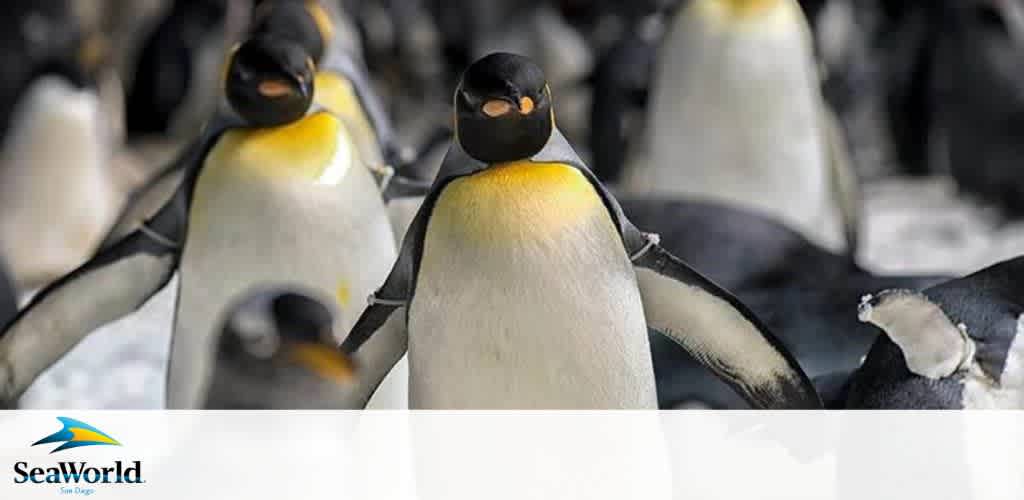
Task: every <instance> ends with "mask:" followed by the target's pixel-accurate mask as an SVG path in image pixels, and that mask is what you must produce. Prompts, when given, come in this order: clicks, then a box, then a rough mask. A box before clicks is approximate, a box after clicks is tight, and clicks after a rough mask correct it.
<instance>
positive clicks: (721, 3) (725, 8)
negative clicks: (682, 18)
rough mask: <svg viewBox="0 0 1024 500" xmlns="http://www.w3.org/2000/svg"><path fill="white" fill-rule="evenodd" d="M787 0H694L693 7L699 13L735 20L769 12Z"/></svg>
mask: <svg viewBox="0 0 1024 500" xmlns="http://www.w3.org/2000/svg"><path fill="white" fill-rule="evenodd" d="M786 1H787V0H696V1H695V2H694V3H693V7H692V8H694V9H696V11H697V12H698V13H700V14H704V15H713V16H715V17H719V18H726V19H732V20H735V21H741V20H748V19H751V18H754V17H755V16H758V15H762V14H766V13H769V12H771V11H773V10H774V9H776V8H777V7H779V6H781V5H783V4H785V3H786Z"/></svg>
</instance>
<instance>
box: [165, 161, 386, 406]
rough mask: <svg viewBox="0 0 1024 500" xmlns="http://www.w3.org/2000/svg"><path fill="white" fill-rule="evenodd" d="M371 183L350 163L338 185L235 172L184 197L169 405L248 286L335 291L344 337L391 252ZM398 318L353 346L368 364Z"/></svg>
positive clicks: (203, 361) (193, 390)
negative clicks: (204, 191) (363, 344)
mask: <svg viewBox="0 0 1024 500" xmlns="http://www.w3.org/2000/svg"><path fill="white" fill-rule="evenodd" d="M204 175H205V174H204ZM202 182H203V179H202V178H201V179H200V183H202ZM378 193H379V192H378V190H377V188H376V186H375V185H374V183H373V180H372V178H371V176H370V174H369V172H368V171H366V170H365V169H364V168H362V167H359V166H353V167H352V168H350V169H349V170H348V172H347V174H346V175H345V177H344V178H343V179H342V180H341V182H340V183H339V184H338V185H322V184H315V183H313V182H310V181H309V180H306V179H291V178H281V177H278V178H274V179H273V180H272V182H271V181H270V180H269V179H266V178H262V177H259V176H248V177H247V176H239V177H238V178H233V179H231V180H230V182H227V183H223V184H222V185H221V186H220V187H219V189H217V190H216V196H212V197H208V199H203V200H199V199H196V200H195V201H194V202H193V205H192V212H191V214H190V225H189V231H188V240H187V243H186V246H185V250H184V254H183V257H182V262H181V287H180V293H179V299H178V310H177V317H176V321H175V328H174V338H173V342H172V350H171V361H170V369H169V373H168V406H169V407H170V408H190V407H194V406H195V405H196V404H197V403H198V399H197V398H198V397H199V396H200V394H202V393H203V392H204V389H205V382H206V378H207V376H208V374H209V373H210V363H211V360H212V341H213V339H214V338H215V337H214V334H215V333H216V328H217V325H219V324H220V320H221V318H220V314H221V313H222V312H223V310H224V309H225V307H226V306H227V304H228V303H229V302H231V301H232V300H235V299H237V298H238V297H239V295H240V294H243V293H244V292H246V291H247V290H249V289H250V288H252V287H254V286H257V285H261V284H268V283H277V284H294V285H300V286H304V287H307V288H311V289H313V290H315V291H318V292H319V293H321V294H323V295H324V296H325V297H327V298H335V299H336V301H337V305H338V306H339V307H340V310H341V314H340V315H339V318H338V320H337V323H336V325H335V328H336V329H335V332H336V334H338V335H339V337H338V341H339V342H340V341H341V340H343V336H344V335H347V332H348V331H349V329H350V328H351V327H352V325H353V324H354V323H355V321H356V320H357V319H358V317H359V315H360V314H361V313H362V311H363V309H364V308H365V306H366V297H367V296H368V295H369V294H370V293H372V292H373V290H374V289H375V288H376V287H377V286H379V285H380V283H382V282H383V280H384V279H385V278H386V277H387V274H388V271H389V270H390V268H391V265H392V263H393V262H394V259H395V256H396V253H395V244H394V240H393V237H392V235H391V228H390V225H389V222H388V219H387V212H386V211H385V209H384V206H383V203H382V201H381V200H380V195H379V194H378ZM398 324H399V322H397V321H395V322H392V323H389V326H388V327H386V328H385V329H384V331H382V332H381V334H380V335H379V336H380V337H381V338H380V339H377V338H375V339H374V341H373V342H371V343H370V344H367V349H366V350H365V351H364V352H361V353H360V355H361V357H362V358H363V361H364V362H365V363H366V364H367V365H369V366H376V365H378V364H379V363H376V361H377V357H380V356H386V354H385V353H386V352H387V351H390V348H393V346H394V342H396V341H397V339H398V335H399V331H398V329H397V328H395V327H396V326H398ZM388 368H390V367H388Z"/></svg>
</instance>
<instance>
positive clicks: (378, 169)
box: [101, 0, 425, 248]
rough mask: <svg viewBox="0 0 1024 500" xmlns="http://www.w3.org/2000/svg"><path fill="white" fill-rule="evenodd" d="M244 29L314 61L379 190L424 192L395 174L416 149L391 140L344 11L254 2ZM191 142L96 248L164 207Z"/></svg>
mask: <svg viewBox="0 0 1024 500" xmlns="http://www.w3.org/2000/svg"><path fill="white" fill-rule="evenodd" d="M248 31H249V34H250V36H261V35H272V36H275V37H279V38H287V39H289V40H291V41H292V42H294V43H297V44H299V45H301V46H302V47H304V48H305V49H306V50H307V52H309V54H310V56H311V57H312V59H313V62H314V64H315V66H316V76H315V79H316V82H315V84H316V85H315V88H316V94H315V95H314V101H315V102H316V104H317V105H318V106H322V107H324V108H326V109H328V110H329V111H331V112H332V113H334V114H335V115H336V116H337V117H338V118H339V119H341V120H342V121H344V123H345V125H346V127H347V128H349V129H350V131H351V132H352V133H351V139H352V140H353V141H354V142H355V145H356V147H357V148H358V150H359V155H360V156H361V158H362V160H363V163H364V164H366V165H367V166H368V167H369V168H371V169H372V170H373V171H374V175H376V176H378V177H380V178H381V180H382V181H384V182H383V184H384V187H385V188H388V187H393V188H394V189H395V190H394V191H386V192H385V198H386V199H389V198H391V197H395V196H405V195H407V194H406V191H405V190H403V188H405V187H407V186H409V187H408V195H412V194H416V193H420V192H423V191H425V188H423V187H422V186H420V184H421V183H417V182H413V181H407V180H406V179H407V178H406V176H404V175H402V174H401V173H400V172H396V171H397V170H400V169H402V168H403V167H404V166H406V165H408V164H410V163H411V162H412V161H413V159H412V158H410V156H414V154H410V153H409V152H408V150H407V148H405V147H404V146H403V145H402V144H401V142H400V141H399V139H398V138H397V135H396V134H395V132H394V130H393V128H392V126H391V122H390V120H389V118H388V116H387V113H386V111H385V108H384V104H383V103H382V102H381V100H380V98H379V97H378V96H377V94H376V93H375V92H374V91H373V88H372V86H371V83H370V77H369V75H368V73H367V70H366V68H365V65H364V64H363V61H362V58H361V56H360V46H359V42H358V40H357V38H356V36H355V34H354V33H355V29H354V28H353V27H352V26H351V23H350V22H349V21H348V19H347V17H346V16H345V15H344V13H343V12H342V11H340V10H338V9H335V8H333V7H332V4H330V3H323V2H318V1H315V0H308V1H306V0H264V1H263V2H260V3H258V4H257V6H256V9H255V12H254V14H253V20H252V25H251V26H250V28H249V30H248ZM197 146H198V143H194V144H192V145H191V146H190V147H187V148H185V149H184V150H183V152H182V153H181V154H180V156H179V158H178V159H177V160H176V161H174V162H172V163H171V164H169V165H168V166H167V167H165V168H164V169H162V170H161V171H160V172H158V173H157V174H155V175H154V176H152V178H151V179H150V181H149V182H148V183H146V184H145V185H144V186H142V187H140V188H139V189H137V190H136V191H135V192H134V193H133V194H132V195H131V198H130V202H129V203H128V204H127V208H126V209H125V210H123V211H122V212H121V215H120V216H119V217H118V219H117V223H116V224H115V225H114V228H113V229H112V230H111V231H110V232H109V233H108V234H107V237H106V238H105V239H104V241H103V244H102V245H101V248H107V247H109V246H110V245H112V244H114V243H116V242H117V241H119V240H120V239H121V238H123V237H124V236H125V235H127V234H129V233H130V232H132V231H134V230H136V229H137V228H138V226H139V224H140V223H141V222H143V221H145V220H146V219H147V218H148V217H151V216H152V215H153V214H155V213H156V211H157V210H158V209H159V208H160V207H162V206H164V204H165V203H166V202H167V201H168V200H169V199H170V198H171V195H172V194H173V193H174V192H175V189H176V188H177V186H178V185H179V184H180V183H181V182H182V181H183V180H184V178H185V172H184V169H183V166H185V165H189V164H190V163H191V162H194V161H196V160H195V158H194V157H195V155H196V153H197V152H198V151H199V150H200V149H201V148H198V147H197Z"/></svg>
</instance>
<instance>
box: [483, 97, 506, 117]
mask: <svg viewBox="0 0 1024 500" xmlns="http://www.w3.org/2000/svg"><path fill="white" fill-rule="evenodd" d="M482 109H483V112H484V114H485V115H487V116H489V117H491V118H498V117H501V116H505V115H507V114H509V112H511V111H512V103H510V102H508V101H506V100H504V99H491V100H489V101H487V102H485V103H484V106H483V108H482Z"/></svg>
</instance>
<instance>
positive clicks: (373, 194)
mask: <svg viewBox="0 0 1024 500" xmlns="http://www.w3.org/2000/svg"><path fill="white" fill-rule="evenodd" d="M315 71H316V68H315V65H314V61H313V59H312V57H310V55H309V53H308V51H307V50H305V49H304V48H303V47H302V46H301V45H299V44H298V43H296V42H294V41H292V40H290V39H287V38H282V37H277V36H274V34H272V33H266V34H263V35H260V36H255V37H253V38H251V39H249V40H247V41H246V42H245V43H243V44H241V45H240V46H239V47H237V48H236V49H235V50H234V51H233V52H232V53H231V55H230V57H229V63H228V66H227V68H226V71H225V83H224V93H225V100H226V103H225V105H229V106H230V109H228V110H225V112H224V113H223V114H221V115H219V117H218V118H217V119H216V120H214V121H211V122H210V123H208V124H207V126H206V128H205V130H204V132H203V137H202V138H201V139H200V141H198V144H197V145H196V146H195V147H194V148H193V150H192V151H191V152H190V153H186V154H184V155H183V157H182V161H184V162H186V163H185V164H184V165H183V166H182V167H181V168H183V169H184V172H185V175H184V179H185V181H184V182H182V183H181V184H180V185H179V186H178V188H177V190H176V191H175V192H174V194H173V197H172V198H171V200H170V201H169V202H168V203H167V204H166V205H165V206H164V207H163V208H162V209H160V210H159V211H158V212H157V213H156V214H155V215H154V216H152V217H151V218H149V219H148V220H147V221H145V222H144V223H143V224H141V225H139V226H138V227H137V229H135V230H133V231H132V232H131V233H129V234H128V235H127V236H125V237H124V238H122V239H121V240H119V241H118V242H117V243H115V244H113V245H111V246H110V247H108V248H107V249H106V250H104V251H102V252H100V253H99V254H97V255H96V256H95V257H94V258H93V259H91V260H90V261H89V262H87V263H86V264H84V265H83V266H81V267H80V268H78V269H77V270H75V271H74V272H72V273H71V274H69V275H68V276H66V277H64V278H63V279H61V280H60V281H59V282H57V283H56V284H54V285H53V286H51V287H48V288H47V289H46V290H44V291H43V292H42V293H40V294H39V295H37V296H36V297H35V298H34V300H33V302H32V303H31V304H30V305H29V306H28V307H27V308H26V309H24V310H23V311H22V312H21V313H20V314H19V316H18V317H17V318H16V319H15V320H14V321H13V323H12V324H11V325H9V327H8V328H7V329H6V331H5V332H4V335H3V337H2V339H0V366H2V368H0V388H2V389H0V392H2V396H0V400H11V399H13V398H15V397H17V396H18V395H19V394H20V393H21V392H23V391H24V389H25V387H26V386H27V385H28V384H29V383H31V382H32V380H33V379H34V378H35V377H36V376H37V375H38V374H39V372H40V371H41V370H43V369H45V368H46V367H47V366H49V365H50V364H52V363H53V362H54V361H55V360H56V359H58V358H59V357H60V356H62V355H63V354H64V353H65V352H67V351H68V349H70V348H71V347H73V346H74V345H75V344H76V343H77V342H79V341H80V340H81V339H82V338H83V337H84V336H85V335H87V334H88V333H89V332H90V331H91V330H93V329H95V328H97V327H99V326H101V325H103V324H106V323H108V322H110V321H112V320H114V319H117V318H119V317H121V316H124V315H126V314H128V313H130V312H131V311H133V310H135V309H136V308H138V307H139V306H140V305H141V304H143V303H144V302H145V301H146V300H147V299H148V298H149V297H151V296H152V295H153V294H155V293H156V292H157V291H158V290H160V289H161V288H162V287H163V286H164V285H165V284H166V283H167V282H168V280H169V279H170V278H171V275H172V274H173V273H174V272H175V270H177V271H178V274H179V288H178V300H177V306H176V313H175V320H174V333H173V335H172V342H171V354H170V361H169V367H168V380H167V406H168V407H169V408H196V407H199V406H201V405H202V395H203V393H204V392H205V388H206V387H205V385H206V383H207V382H208V380H209V376H210V370H211V368H212V364H213V361H214V348H215V344H216V340H217V338H218V336H217V332H218V328H217V322H218V319H219V315H220V314H221V313H222V312H223V311H224V310H225V309H226V308H228V307H229V305H230V303H231V301H232V300H235V299H236V297H238V296H239V295H240V294H241V293H243V292H244V291H246V290H248V289H250V288H252V287H253V286H255V285H256V284H259V283H264V282H275V281H280V280H282V279H288V280H289V281H291V282H294V283H296V284H297V285H302V286H304V287H306V288H308V289H310V290H314V291H316V292H318V293H320V294H322V295H325V296H329V297H333V299H334V300H335V301H336V302H337V305H338V306H339V309H340V311H341V314H339V316H338V317H337V318H336V322H337V324H336V325H335V331H340V332H344V331H348V329H349V328H350V327H351V326H352V325H351V323H352V321H351V319H350V318H355V317H358V314H359V313H360V312H361V311H362V309H363V308H364V306H365V304H363V303H362V301H359V300H355V299H354V297H359V296H362V295H363V294H364V293H367V294H368V293H369V292H370V291H372V289H373V286H374V285H375V284H376V283H379V282H380V280H381V279H383V278H384V277H385V276H386V274H387V272H388V269H389V266H390V265H391V263H392V262H393V261H394V259H395V257H396V249H395V242H394V238H393V236H392V234H391V228H390V225H389V223H388V218H387V213H386V211H385V208H384V204H383V200H382V197H381V193H380V190H379V188H378V186H377V184H376V182H375V179H374V177H373V174H372V173H371V172H370V170H369V169H368V168H366V167H365V165H364V164H363V160H362V158H361V157H360V156H359V150H358V148H356V147H355V146H354V144H355V142H354V141H353V140H352V138H351V137H350V134H351V133H352V132H351V131H350V130H349V129H348V128H347V127H346V126H345V123H344V122H343V121H342V120H341V119H339V118H338V117H337V116H336V115H335V114H334V113H332V112H331V111H329V109H327V108H326V107H324V106H320V105H314V103H313V100H314V92H315V85H316V78H315ZM229 111H230V112H229ZM83 297H88V298H89V299H88V300H83ZM386 330H387V333H386V334H385V335H384V336H383V338H382V339H381V341H380V342H378V343H376V345H374V346H372V349H370V350H368V351H367V352H366V353H365V355H361V356H360V357H359V358H358V359H357V361H358V362H359V363H360V364H361V365H362V366H364V367H365V370H364V372H363V373H364V375H365V376H366V377H367V378H366V380H367V383H366V384H365V385H360V386H359V388H358V389H355V390H353V391H352V393H351V395H352V397H351V398H350V399H351V400H352V401H354V402H358V406H359V407H362V405H363V404H364V403H365V402H366V399H367V398H368V397H369V396H370V395H371V394H372V393H373V392H374V389H375V388H376V386H377V384H378V383H379V382H380V380H381V379H382V378H383V377H384V376H385V375H386V374H387V371H388V370H390V369H391V367H392V366H393V365H394V364H395V362H397V361H398V359H399V358H401V356H402V355H403V354H404V352H405V347H406V342H405V338H404V332H403V331H402V329H401V328H400V325H398V324H397V323H396V324H393V325H391V326H388V327H387V328H386ZM335 340H336V341H341V340H342V339H340V338H339V339H335ZM370 367H381V370H380V371H375V370H374V369H371V368H370ZM355 404H356V403H353V405H355Z"/></svg>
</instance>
